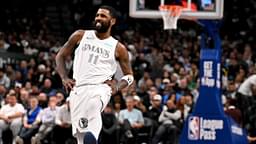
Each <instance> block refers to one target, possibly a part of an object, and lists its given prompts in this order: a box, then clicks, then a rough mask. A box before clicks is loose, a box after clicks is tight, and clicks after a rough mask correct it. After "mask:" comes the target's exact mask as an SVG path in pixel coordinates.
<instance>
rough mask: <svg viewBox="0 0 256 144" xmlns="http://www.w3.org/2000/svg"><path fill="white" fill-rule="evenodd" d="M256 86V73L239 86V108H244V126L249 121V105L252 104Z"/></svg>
mask: <svg viewBox="0 0 256 144" xmlns="http://www.w3.org/2000/svg"><path fill="white" fill-rule="evenodd" d="M255 86H256V74H254V75H251V76H250V77H248V78H247V79H246V80H245V81H244V82H243V83H242V84H241V85H240V87H239V89H238V92H237V95H236V96H237V101H239V102H240V103H238V108H239V109H240V110H242V116H243V123H244V124H243V126H245V124H247V123H249V119H248V118H249V116H250V114H249V112H248V109H247V107H248V106H250V105H251V102H252V101H253V95H255V92H256V90H255V88H254V87H255Z"/></svg>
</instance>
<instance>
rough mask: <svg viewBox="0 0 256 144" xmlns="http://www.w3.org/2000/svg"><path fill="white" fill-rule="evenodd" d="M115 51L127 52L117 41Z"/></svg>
mask: <svg viewBox="0 0 256 144" xmlns="http://www.w3.org/2000/svg"><path fill="white" fill-rule="evenodd" d="M116 49H117V51H127V48H126V46H125V45H124V44H122V43H121V42H119V41H118V42H117V45H116Z"/></svg>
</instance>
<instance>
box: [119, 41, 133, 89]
mask: <svg viewBox="0 0 256 144" xmlns="http://www.w3.org/2000/svg"><path fill="white" fill-rule="evenodd" d="M115 54H116V59H117V60H118V61H119V64H120V67H121V69H122V71H123V74H124V76H123V77H122V79H121V81H119V82H118V83H117V89H118V90H121V89H123V88H125V87H127V86H128V85H131V83H132V82H133V79H134V78H133V72H132V67H131V64H130V61H129V55H128V51H127V49H126V47H125V46H124V45H123V44H121V43H118V44H117V48H116V53H115Z"/></svg>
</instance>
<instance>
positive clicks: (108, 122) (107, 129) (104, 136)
mask: <svg viewBox="0 0 256 144" xmlns="http://www.w3.org/2000/svg"><path fill="white" fill-rule="evenodd" d="M102 122H103V127H102V131H101V134H100V143H101V144H110V143H111V144H118V142H119V141H118V139H117V138H119V137H117V136H118V135H119V134H118V133H117V132H119V129H118V128H119V125H118V120H117V118H116V116H115V114H114V113H113V109H112V107H111V105H107V106H106V108H105V109H104V111H103V113H102Z"/></svg>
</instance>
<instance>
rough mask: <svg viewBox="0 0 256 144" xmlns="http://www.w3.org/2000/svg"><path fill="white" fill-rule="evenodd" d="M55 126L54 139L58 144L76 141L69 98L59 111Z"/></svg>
mask: <svg viewBox="0 0 256 144" xmlns="http://www.w3.org/2000/svg"><path fill="white" fill-rule="evenodd" d="M55 124H56V126H55V127H54V129H53V137H52V139H53V141H54V142H55V143H56V144H64V143H65V142H70V141H71V140H75V139H74V138H73V136H72V127H71V115H70V107H69V97H67V99H66V103H64V104H63V105H62V106H61V107H60V108H59V110H58V111H57V114H56V118H55Z"/></svg>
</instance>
